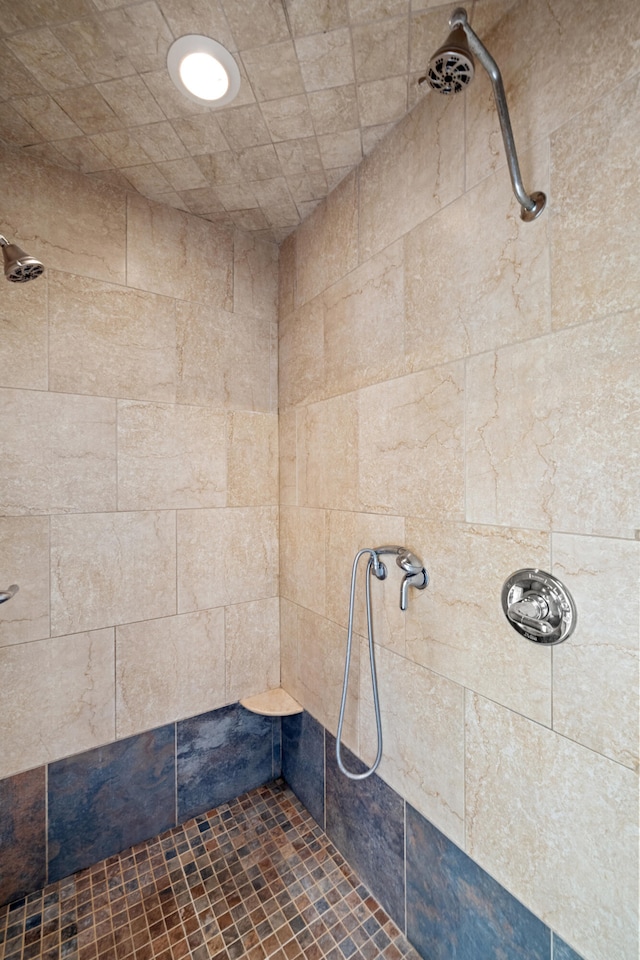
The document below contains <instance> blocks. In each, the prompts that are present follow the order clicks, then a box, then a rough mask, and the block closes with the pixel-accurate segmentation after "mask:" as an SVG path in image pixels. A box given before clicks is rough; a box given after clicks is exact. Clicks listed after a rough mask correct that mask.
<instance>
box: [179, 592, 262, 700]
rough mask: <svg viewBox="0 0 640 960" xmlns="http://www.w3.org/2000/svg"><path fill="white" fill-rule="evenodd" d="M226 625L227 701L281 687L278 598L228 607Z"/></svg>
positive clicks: (225, 612) (225, 615)
mask: <svg viewBox="0 0 640 960" xmlns="http://www.w3.org/2000/svg"><path fill="white" fill-rule="evenodd" d="M224 622H225V669H226V699H227V701H232V700H240V699H242V698H244V697H251V696H253V695H254V694H257V693H264V691H265V690H273V689H274V688H275V687H279V686H280V643H279V634H280V606H279V602H278V598H277V597H269V598H268V599H266V600H253V601H250V602H249V603H238V604H234V605H232V606H229V607H225V611H224ZM193 712H194V713H195V712H196V711H193Z"/></svg>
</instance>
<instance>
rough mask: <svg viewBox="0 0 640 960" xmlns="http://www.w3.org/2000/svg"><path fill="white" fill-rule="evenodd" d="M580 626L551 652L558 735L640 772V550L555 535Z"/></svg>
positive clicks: (558, 571) (630, 544)
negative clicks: (639, 746) (639, 750)
mask: <svg viewBox="0 0 640 960" xmlns="http://www.w3.org/2000/svg"><path fill="white" fill-rule="evenodd" d="M552 546H553V567H552V572H553V573H554V574H555V575H556V576H557V577H559V578H560V579H561V580H562V582H563V583H564V584H565V586H566V587H567V588H568V590H569V591H570V592H571V595H572V597H573V599H574V601H575V604H576V609H577V614H578V616H577V624H576V629H575V632H574V633H573V634H572V635H571V637H570V638H569V639H568V640H567V642H566V643H562V644H559V645H558V646H556V647H554V649H553V729H554V730H556V731H557V732H558V733H561V734H564V736H566V737H569V738H570V739H571V740H577V741H578V742H579V743H582V744H584V745H585V746H586V747H590V748H591V749H592V750H597V751H598V753H602V754H604V755H605V756H606V757H610V758H611V759H612V760H617V761H618V763H623V764H625V766H627V767H631V768H632V769H636V770H637V768H638V740H639V732H638V706H639V704H638V689H639V683H638V680H639V677H638V654H639V652H640V651H639V649H638V645H639V639H640V638H639V636H638V623H639V622H640V604H639V600H640V598H639V597H638V589H637V588H638V583H639V582H640V543H638V541H624V540H605V539H604V538H602V537H591V538H589V537H572V536H569V535H567V534H561V533H554V534H553V535H552Z"/></svg>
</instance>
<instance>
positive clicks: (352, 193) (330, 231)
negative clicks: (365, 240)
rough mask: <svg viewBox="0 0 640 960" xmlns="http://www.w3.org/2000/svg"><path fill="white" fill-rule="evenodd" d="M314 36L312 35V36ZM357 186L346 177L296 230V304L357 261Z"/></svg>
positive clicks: (308, 297)
mask: <svg viewBox="0 0 640 960" xmlns="http://www.w3.org/2000/svg"><path fill="white" fill-rule="evenodd" d="M314 39H315V38H314ZM357 237H358V188H357V180H356V177H355V174H354V175H352V176H349V177H346V178H345V180H344V181H343V182H342V183H341V184H340V186H339V187H337V188H336V189H335V190H334V191H333V192H332V193H330V194H329V196H328V197H327V199H326V201H325V202H324V203H323V204H321V206H319V207H318V208H317V210H315V211H314V212H313V213H312V214H311V216H310V217H308V218H307V220H305V222H304V223H303V224H302V225H301V227H300V229H299V230H298V231H297V233H296V305H297V306H301V305H302V304H303V303H307V301H309V300H311V299H313V297H315V296H317V295H318V294H319V293H322V292H323V291H324V290H326V288H327V287H328V286H330V285H331V284H332V283H335V282H336V280H339V279H340V278H341V277H343V276H345V274H346V273H348V272H349V271H350V270H352V269H353V268H354V267H355V266H356V265H357V263H358V243H357Z"/></svg>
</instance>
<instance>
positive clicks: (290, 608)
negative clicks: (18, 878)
mask: <svg viewBox="0 0 640 960" xmlns="http://www.w3.org/2000/svg"><path fill="white" fill-rule="evenodd" d="M299 614H300V607H298V605H297V604H295V603H291V602H290V601H289V600H285V599H284V598H283V597H280V686H281V687H283V689H284V690H286V691H287V693H288V694H290V695H291V696H292V697H293V698H294V699H295V700H297V701H298V703H302V702H303V700H304V697H303V695H302V693H301V686H300V681H299V676H298V640H299V638H300V630H299V624H300V621H299Z"/></svg>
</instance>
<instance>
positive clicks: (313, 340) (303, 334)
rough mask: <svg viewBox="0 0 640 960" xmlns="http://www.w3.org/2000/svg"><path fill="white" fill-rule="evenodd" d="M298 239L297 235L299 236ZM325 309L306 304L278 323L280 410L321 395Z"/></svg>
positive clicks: (318, 300) (316, 303)
mask: <svg viewBox="0 0 640 960" xmlns="http://www.w3.org/2000/svg"><path fill="white" fill-rule="evenodd" d="M298 239H299V234H298ZM323 317H324V309H323V304H322V301H321V298H320V297H318V298H316V299H315V300H311V301H309V303H306V304H305V305H304V306H303V307H301V308H300V309H299V310H296V311H295V312H294V313H292V314H289V316H288V317H286V318H281V320H280V349H279V367H280V382H279V394H280V396H279V400H280V405H281V408H282V409H286V407H288V406H291V405H293V404H298V403H311V402H313V401H314V400H318V399H320V398H321V397H323V396H324V371H325V364H324V323H323Z"/></svg>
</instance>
